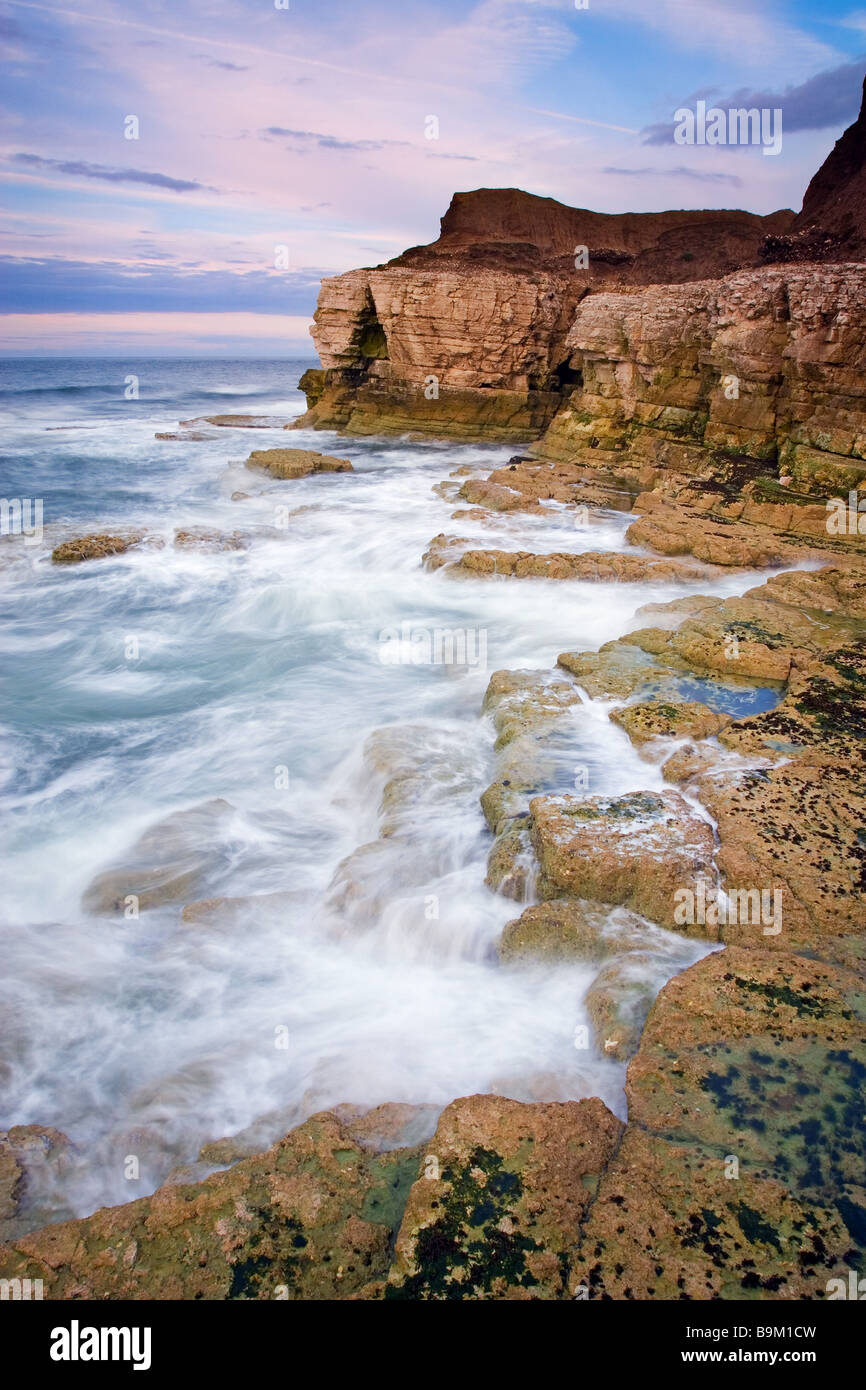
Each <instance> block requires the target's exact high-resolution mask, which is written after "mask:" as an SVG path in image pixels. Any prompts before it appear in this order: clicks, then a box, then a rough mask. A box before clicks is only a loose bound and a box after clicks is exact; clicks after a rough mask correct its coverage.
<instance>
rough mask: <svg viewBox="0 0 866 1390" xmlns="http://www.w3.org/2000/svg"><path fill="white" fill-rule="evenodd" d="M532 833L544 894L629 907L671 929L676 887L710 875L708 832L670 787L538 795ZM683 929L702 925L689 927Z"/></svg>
mask: <svg viewBox="0 0 866 1390" xmlns="http://www.w3.org/2000/svg"><path fill="white" fill-rule="evenodd" d="M530 837H531V840H532V844H533V847H534V849H535V853H536V855H537V857H538V863H539V868H540V876H539V885H538V886H539V892H540V895H541V896H542V897H543V898H556V897H562V896H573V897H577V898H590V899H592V900H594V901H596V902H603V903H611V904H616V905H620V906H623V907H629V908H631V909H632V911H634V912H640V913H641V914H643V915H644V916H646V917H649V918H650V919H651V920H652V921H654V922H658V923H659V924H660V925H662V926H666V927H670V928H676V927H678V926H679V925H680V924H679V923H678V922H677V918H676V915H675V914H676V909H677V899H676V896H675V895H676V893H677V890H678V889H681V888H683V887H689V886H691V885H693V884H694V883H695V882H697V881H699V880H700V881H704V882H705V883H707V884H710V883H712V882H713V880H714V870H713V862H712V861H713V849H714V842H713V832H712V829H711V827H710V826H709V825H708V824H707V822H706V821H704V820H701V819H700V817H699V816H697V815H696V814H695V812H694V811H693V810H692V808H691V807H690V806H689V805H688V803H687V802H686V801H684V800H683V798H682V797H681V796H680V795H679V794H678V793H677V792H673V791H665V792H632V793H631V794H629V795H627V796H621V797H602V796H590V797H577V796H569V795H557V796H537V797H534V798H533V800H532V802H531V803H530ZM689 932H690V934H697V935H705V934H707V929H706V928H705V927H702V926H701V925H700V924H697V925H690V926H689ZM709 934H710V936H711V938H712V936H713V933H712V932H710V933H709Z"/></svg>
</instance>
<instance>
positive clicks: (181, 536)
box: [174, 526, 249, 554]
mask: <svg viewBox="0 0 866 1390" xmlns="http://www.w3.org/2000/svg"><path fill="white" fill-rule="evenodd" d="M174 543H175V546H176V547H177V548H178V550H202V551H205V552H207V553H209V554H215V553H217V552H219V551H221V550H244V549H246V547H247V545H249V536H245V535H243V534H242V532H240V531H229V532H226V531H211V530H209V529H208V527H206V526H190V527H187V528H186V530H183V531H175V533H174Z"/></svg>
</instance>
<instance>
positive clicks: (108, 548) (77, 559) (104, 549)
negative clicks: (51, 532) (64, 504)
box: [51, 531, 145, 565]
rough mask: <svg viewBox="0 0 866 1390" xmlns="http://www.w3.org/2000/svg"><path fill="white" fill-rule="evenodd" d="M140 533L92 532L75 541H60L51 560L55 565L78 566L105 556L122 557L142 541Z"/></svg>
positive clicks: (142, 537) (52, 553) (53, 551)
mask: <svg viewBox="0 0 866 1390" xmlns="http://www.w3.org/2000/svg"><path fill="white" fill-rule="evenodd" d="M144 538H145V537H144V533H143V532H142V531H135V532H131V533H130V534H128V535H123V536H120V535H107V534H99V533H97V532H94V533H93V534H92V535H90V536H79V537H77V538H76V539H75V540H71V541H62V542H61V544H60V545H57V546H55V547H54V549H53V550H52V552H51V558H52V560H53V561H54V563H55V565H78V564H80V563H81V562H82V560H102V559H104V558H105V557H106V556H107V555H123V554H124V553H125V552H126V551H127V550H131V549H132V548H133V547H134V546H137V545H140V544H141V543H142V541H143V540H144Z"/></svg>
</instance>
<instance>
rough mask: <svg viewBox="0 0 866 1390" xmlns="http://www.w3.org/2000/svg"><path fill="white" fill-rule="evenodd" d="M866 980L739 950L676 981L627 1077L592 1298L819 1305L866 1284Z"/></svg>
mask: <svg viewBox="0 0 866 1390" xmlns="http://www.w3.org/2000/svg"><path fill="white" fill-rule="evenodd" d="M864 1044H866V995H864V991H863V982H862V978H861V977H860V976H859V975H854V974H850V973H849V972H847V971H843V970H838V969H836V968H834V967H833V966H830V965H827V964H825V963H823V962H821V961H814V960H806V959H804V958H802V957H799V956H795V955H791V954H786V955H783V956H780V955H776V954H773V953H770V952H765V951H760V950H749V949H745V948H738V947H728V948H726V949H725V950H724V951H722V952H718V953H714V954H712V955H709V956H706V957H704V959H703V960H701V961H699V962H698V963H697V964H696V965H693V966H692V967H691V968H690V969H688V970H686V971H685V972H684V973H683V974H681V975H678V976H676V977H675V978H674V979H673V980H671V981H670V982H669V983H668V984H667V985H666V986H665V987H664V989H663V990H662V992H661V993H660V995H659V996H658V999H657V1000H656V1002H655V1004H654V1005H653V1007H652V1010H651V1012H650V1015H649V1019H648V1021H647V1024H646V1027H645V1029H644V1033H643V1038H642V1040H641V1045H640V1049H639V1051H638V1053H637V1055H636V1056H635V1057H634V1058H633V1059H632V1061H631V1063H630V1065H629V1069H628V1081H627V1085H626V1092H627V1095H628V1101H629V1125H628V1128H627V1130H626V1133H625V1136H624V1139H623V1142H622V1145H621V1147H620V1149H619V1151H618V1153H617V1155H616V1157H615V1158H614V1160H613V1162H612V1163H611V1165H610V1167H609V1168H608V1170H607V1172H606V1173H605V1175H604V1177H603V1179H602V1182H601V1186H600V1188H599V1191H598V1195H597V1197H596V1199H595V1202H594V1203H593V1206H592V1210H591V1212H590V1214H589V1218H588V1220H587V1221H586V1223H585V1225H584V1227H583V1238H582V1243H581V1252H580V1258H579V1260H578V1262H577V1267H576V1269H575V1282H576V1284H577V1285H578V1286H582V1287H583V1291H584V1292H583V1293H582V1295H580V1296H583V1297H589V1298H600V1297H606V1298H614V1299H710V1298H725V1299H756V1298H785V1299H810V1298H824V1297H826V1296H827V1281H828V1279H830V1278H833V1277H836V1276H838V1277H841V1278H844V1279H846V1281H847V1270H848V1269H862V1267H863V1258H864V1253H866V1188H864V1183H863V1173H864V1168H866V1163H864V1160H866V1137H864V1135H866V1132H864V1128H863V1123H862V1111H863V1092H862V1086H863V1072H864V1068H863V1063H862V1061H860V1060H858V1058H862V1056H863V1049H864Z"/></svg>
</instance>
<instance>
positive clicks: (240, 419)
mask: <svg viewBox="0 0 866 1390" xmlns="http://www.w3.org/2000/svg"><path fill="white" fill-rule="evenodd" d="M282 424H283V421H282V420H281V419H278V418H277V417H276V416H274V415H197V416H196V417H195V419H194V420H181V422H180V427H181V429H194V428H195V426H196V425H215V426H216V427H217V429H232V430H268V429H273V428H274V427H275V426H278V425H282ZM157 437H159V436H157Z"/></svg>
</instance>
